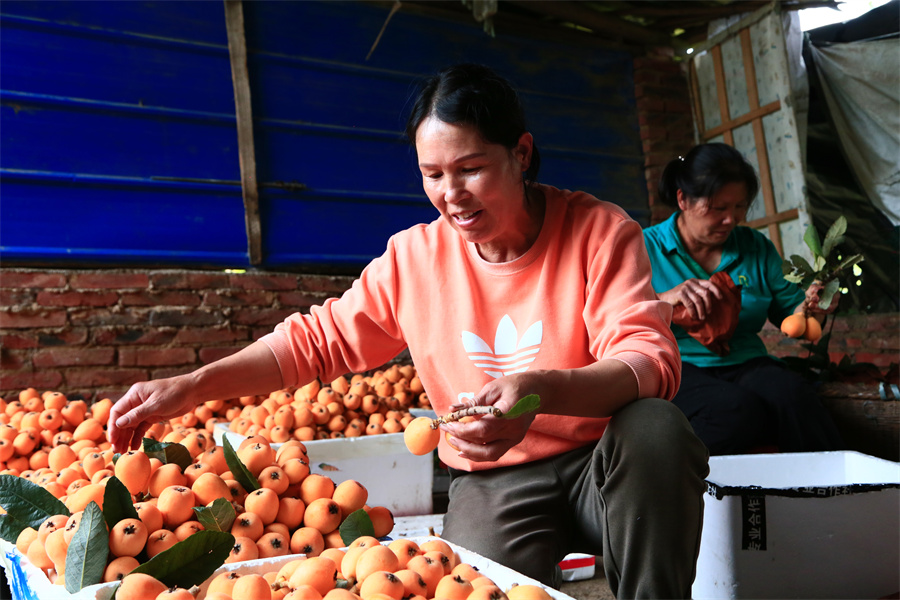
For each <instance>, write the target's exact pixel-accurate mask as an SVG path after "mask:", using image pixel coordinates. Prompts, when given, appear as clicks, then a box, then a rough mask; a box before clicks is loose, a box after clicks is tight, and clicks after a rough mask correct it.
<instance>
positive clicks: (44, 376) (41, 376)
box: [0, 369, 63, 398]
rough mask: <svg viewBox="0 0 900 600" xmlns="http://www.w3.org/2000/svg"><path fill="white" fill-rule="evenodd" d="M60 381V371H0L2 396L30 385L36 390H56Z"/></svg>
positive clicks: (60, 383)
mask: <svg viewBox="0 0 900 600" xmlns="http://www.w3.org/2000/svg"><path fill="white" fill-rule="evenodd" d="M62 382H63V376H62V373H60V372H59V371H51V370H48V369H39V370H37V371H33V370H25V371H14V372H12V371H3V372H2V373H0V391H2V395H3V397H4V398H7V397H9V395H10V394H11V393H13V392H14V393H16V394H18V393H19V392H21V391H22V390H24V389H27V388H30V387H33V388H35V389H38V390H58V389H59V387H60V386H61V385H62Z"/></svg>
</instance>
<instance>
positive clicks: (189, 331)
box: [175, 327, 250, 344]
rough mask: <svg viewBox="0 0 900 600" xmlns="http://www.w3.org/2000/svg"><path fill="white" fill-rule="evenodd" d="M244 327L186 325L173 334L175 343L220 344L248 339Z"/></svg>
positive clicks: (248, 332) (248, 336) (247, 333)
mask: <svg viewBox="0 0 900 600" xmlns="http://www.w3.org/2000/svg"><path fill="white" fill-rule="evenodd" d="M249 339H250V331H249V330H248V329H247V328H246V327H241V328H235V327H186V328H184V329H181V330H179V331H178V333H177V334H176V335H175V343H176V344H221V343H224V342H237V341H241V340H249Z"/></svg>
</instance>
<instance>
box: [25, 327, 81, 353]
mask: <svg viewBox="0 0 900 600" xmlns="http://www.w3.org/2000/svg"><path fill="white" fill-rule="evenodd" d="M37 340H38V343H39V344H40V345H41V346H42V347H45V348H48V347H51V346H80V345H82V344H84V343H86V342H87V341H88V330H87V329H85V328H83V327H67V328H65V329H61V330H59V331H41V332H38V336H37Z"/></svg>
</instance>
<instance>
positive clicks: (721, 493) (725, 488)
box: [692, 452, 900, 599]
mask: <svg viewBox="0 0 900 600" xmlns="http://www.w3.org/2000/svg"><path fill="white" fill-rule="evenodd" d="M709 467H710V473H709V476H708V477H707V483H708V491H707V493H706V494H705V495H704V503H705V509H704V515H703V532H702V537H701V542H700V555H699V558H698V560H697V575H696V578H695V579H694V585H693V589H692V598H695V599H704V598H870V599H875V598H884V597H887V596H890V595H892V594H896V593H897V592H898V591H900V464H898V463H895V462H892V461H888V460H883V459H880V458H875V457H872V456H868V455H866V454H860V453H858V452H810V453H791V454H753V455H734V456H714V457H711V458H710V460H709ZM895 597H896V596H895Z"/></svg>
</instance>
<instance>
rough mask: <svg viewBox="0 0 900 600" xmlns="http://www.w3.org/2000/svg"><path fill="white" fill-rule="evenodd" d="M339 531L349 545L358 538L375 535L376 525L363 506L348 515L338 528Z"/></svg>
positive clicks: (342, 538)
mask: <svg viewBox="0 0 900 600" xmlns="http://www.w3.org/2000/svg"><path fill="white" fill-rule="evenodd" d="M338 531H340V533H341V540H343V542H344V544H346V545H348V546H349V545H350V544H351V543H352V542H353V540H355V539H356V538H359V537H363V536H374V535H375V527H374V526H373V525H372V519H371V518H370V517H369V515H368V513H367V512H366V511H365V510H363V509H362V508H360V509H359V510H355V511H353V512H352V513H350V514H349V515H347V516H346V517H345V518H344V521H343V522H342V523H341V525H340V527H339V528H338Z"/></svg>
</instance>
